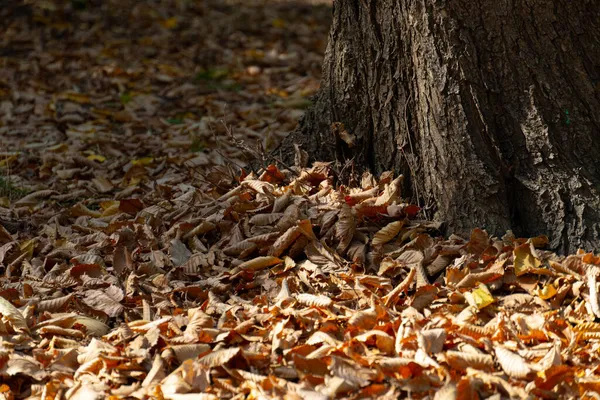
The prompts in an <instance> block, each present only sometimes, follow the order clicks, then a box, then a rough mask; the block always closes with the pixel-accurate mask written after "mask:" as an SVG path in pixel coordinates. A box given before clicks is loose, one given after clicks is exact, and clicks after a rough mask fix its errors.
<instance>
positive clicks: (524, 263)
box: [513, 243, 542, 276]
mask: <svg viewBox="0 0 600 400" xmlns="http://www.w3.org/2000/svg"><path fill="white" fill-rule="evenodd" d="M513 257H514V264H515V275H517V276H521V275H524V274H527V273H529V272H534V271H535V270H536V269H539V268H540V266H541V265H542V262H541V261H540V260H538V259H537V258H535V256H534V255H533V254H532V253H531V244H529V243H523V244H522V245H520V246H518V247H515V249H514V251H513Z"/></svg>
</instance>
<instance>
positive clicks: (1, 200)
mask: <svg viewBox="0 0 600 400" xmlns="http://www.w3.org/2000/svg"><path fill="white" fill-rule="evenodd" d="M0 207H6V208H8V207H10V200H9V199H8V197H0Z"/></svg>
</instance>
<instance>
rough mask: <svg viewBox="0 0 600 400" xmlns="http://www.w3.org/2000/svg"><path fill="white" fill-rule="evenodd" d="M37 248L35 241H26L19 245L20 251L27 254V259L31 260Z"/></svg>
mask: <svg viewBox="0 0 600 400" xmlns="http://www.w3.org/2000/svg"><path fill="white" fill-rule="evenodd" d="M34 247H35V239H30V240H25V241H24V242H21V244H19V249H20V250H21V254H27V258H31V257H32V256H33V249H34Z"/></svg>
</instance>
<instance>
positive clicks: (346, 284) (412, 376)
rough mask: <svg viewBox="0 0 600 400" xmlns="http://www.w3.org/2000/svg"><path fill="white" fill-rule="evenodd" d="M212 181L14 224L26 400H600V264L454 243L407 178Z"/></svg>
mask: <svg viewBox="0 0 600 400" xmlns="http://www.w3.org/2000/svg"><path fill="white" fill-rule="evenodd" d="M212 173H213V174H215V175H217V176H220V177H221V178H222V180H221V183H220V184H219V185H216V184H215V185H214V187H212V188H211V189H206V190H204V191H199V190H197V189H196V188H193V187H186V186H180V187H179V188H177V189H175V188H172V192H171V196H168V197H165V198H162V199H157V198H156V196H155V194H154V193H150V194H148V195H147V196H145V197H142V198H128V199H121V200H112V201H104V202H102V203H100V208H99V209H98V210H92V209H89V208H88V207H86V206H84V205H83V204H77V205H74V206H72V207H71V208H70V209H68V210H66V212H64V213H63V214H62V215H61V216H60V219H56V220H54V221H49V222H48V223H47V224H44V225H43V226H42V227H41V228H40V230H39V231H38V232H37V235H36V236H34V237H32V238H31V239H28V240H16V239H15V238H14V237H13V236H11V234H10V233H9V232H7V231H6V230H2V234H1V235H0V238H1V239H0V240H1V242H2V243H3V245H2V247H0V262H1V264H2V265H3V268H4V278H3V282H2V286H3V290H2V292H0V295H2V297H0V314H1V315H2V320H1V321H2V324H1V325H0V332H1V333H2V343H1V347H0V354H1V355H0V367H1V369H0V374H1V376H2V379H3V381H4V382H5V383H4V384H3V385H2V386H1V388H2V389H1V392H2V393H3V394H4V396H5V397H6V398H13V396H16V397H18V396H19V395H30V396H31V397H32V398H42V399H46V398H63V397H64V398H67V399H79V398H105V397H107V396H113V397H114V398H121V397H130V398H139V399H142V398H147V397H155V398H165V399H184V398H207V399H208V398H215V399H216V398H271V397H278V398H279V397H285V398H323V399H325V398H332V397H339V396H347V397H350V398H365V397H367V398H375V397H376V398H397V397H398V396H406V395H407V394H410V395H411V396H413V397H423V396H430V397H435V398H444V399H445V398H469V399H470V398H481V397H483V398H487V397H489V396H492V395H494V394H502V395H504V396H510V397H511V398H531V397H546V398H556V397H561V398H564V397H572V398H576V397H579V396H583V395H585V394H586V393H587V392H588V391H590V392H593V391H595V390H597V388H598V385H599V383H600V381H599V380H598V374H597V369H596V366H597V365H598V357H597V355H596V354H597V349H598V346H599V345H600V341H599V339H600V324H598V323H596V322H594V320H595V318H596V317H600V306H599V303H598V291H597V282H596V276H597V273H598V270H599V269H598V267H597V265H599V264H600V259H598V258H597V257H594V256H593V255H592V254H578V255H571V256H569V257H566V258H564V257H558V256H556V255H555V254H552V253H550V252H547V251H543V250H539V249H537V247H539V246H543V245H544V244H546V239H545V238H544V237H537V238H533V239H529V240H525V239H516V238H514V237H512V236H511V235H507V236H505V237H504V238H502V239H496V238H490V237H489V236H488V235H487V234H486V233H485V232H484V231H481V230H475V231H474V232H473V233H472V235H471V237H470V238H469V239H468V240H464V239H461V238H459V237H453V236H452V237H450V238H449V239H444V238H441V237H435V235H432V233H435V231H436V228H437V226H436V224H434V223H432V222H427V221H421V220H418V219H415V216H416V213H417V211H418V208H416V207H415V206H411V205H408V204H405V203H403V202H402V199H401V197H400V195H401V194H400V192H399V188H400V182H401V179H402V177H397V178H395V179H393V177H392V175H391V174H384V175H383V176H381V177H380V178H379V179H378V180H377V179H374V177H373V176H371V175H370V174H365V175H364V176H363V177H362V182H361V186H360V187H357V188H345V187H334V186H333V185H332V179H331V174H330V171H329V168H328V165H327V164H316V165H315V166H313V167H312V168H310V169H306V168H304V169H301V168H292V169H291V170H283V171H282V170H280V169H278V168H277V167H275V166H269V167H268V168H266V169H264V170H263V171H262V172H261V173H260V175H254V174H249V175H247V176H241V177H238V179H239V183H237V182H235V183H232V180H231V179H230V178H231V176H230V175H227V171H226V170H225V169H224V168H219V169H216V170H213V172H212ZM225 182H229V186H227V187H225V185H226V183H225ZM225 189H227V190H225ZM198 393H202V395H201V396H200V395H197V394H198Z"/></svg>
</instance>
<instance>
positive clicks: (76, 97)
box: [60, 92, 91, 104]
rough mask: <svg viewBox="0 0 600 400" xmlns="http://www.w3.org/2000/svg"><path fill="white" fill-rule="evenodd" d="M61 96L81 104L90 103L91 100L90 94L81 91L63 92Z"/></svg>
mask: <svg viewBox="0 0 600 400" xmlns="http://www.w3.org/2000/svg"><path fill="white" fill-rule="evenodd" d="M60 97H62V98H64V99H66V100H69V101H72V102H74V103H79V104H89V103H90V102H91V100H90V96H86V95H85V94H81V93H73V92H69V93H63V94H62V95H61V96H60Z"/></svg>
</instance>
